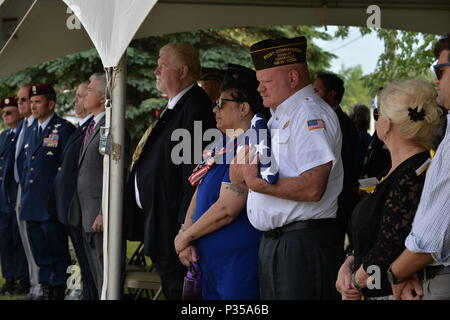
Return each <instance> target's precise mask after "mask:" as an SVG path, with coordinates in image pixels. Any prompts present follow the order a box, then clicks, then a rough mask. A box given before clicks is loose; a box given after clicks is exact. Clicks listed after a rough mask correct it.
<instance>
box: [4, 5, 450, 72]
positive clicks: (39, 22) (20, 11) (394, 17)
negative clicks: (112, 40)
mask: <svg viewBox="0 0 450 320" xmlns="http://www.w3.org/2000/svg"><path fill="white" fill-rule="evenodd" d="M0 1H1V0H0ZM374 2H375V3H376V4H377V5H378V6H379V7H380V8H381V26H382V27H383V28H395V29H401V30H410V31H420V32H425V33H433V34H445V33H447V32H450V19H448V17H449V16H450V1H448V0H431V1H406V0H384V1H379V0H376V1H373V0H367V1H366V0H347V1H337V0H336V1H326V0H323V1H305V0H217V1H212V0H161V1H159V2H158V3H157V4H156V5H155V7H154V8H153V10H152V11H151V12H150V14H149V15H148V17H147V19H146V20H145V21H144V23H143V24H142V26H141V27H140V29H139V30H138V32H137V34H136V36H135V38H142V37H148V36H151V35H158V34H164V33H174V32H182V31H190V30H196V29H205V28H225V27H233V26H255V25H260V26H268V25H276V24H286V25H290V24H291V25H297V24H303V25H344V26H365V25H366V20H367V18H368V14H367V13H366V8H367V7H368V6H369V5H371V4H374ZM32 3H33V0H20V1H17V0H5V1H4V2H3V3H0V19H1V24H0V34H1V37H0V46H2V47H3V44H4V43H5V37H7V35H8V32H9V31H10V29H11V26H12V25H14V24H15V23H17V22H18V21H20V20H21V18H22V17H23V16H24V15H25V13H26V11H27V9H28V8H29V7H30V6H31V4H32ZM69 16H70V14H68V13H67V7H66V6H65V4H64V3H63V2H62V1H56V0H39V1H37V3H36V5H35V7H34V8H33V10H31V12H30V14H29V15H28V16H27V18H26V19H25V21H24V22H23V24H22V25H21V27H20V28H19V30H18V32H17V34H16V36H15V37H14V38H13V39H11V41H10V42H9V43H8V45H7V46H6V47H5V48H4V49H3V51H2V52H1V53H0V77H4V76H6V75H9V74H11V73H14V72H17V71H20V70H22V69H24V68H25V67H28V66H32V65H35V64H37V63H40V62H43V61H47V60H50V59H53V58H56V57H60V56H63V55H66V54H69V53H73V52H79V51H82V50H86V49H89V48H92V47H93V44H92V42H91V41H90V39H89V38H88V36H87V34H86V32H85V31H84V30H83V29H81V30H77V29H75V30H69V29H68V28H67V26H66V21H67V19H68V18H69ZM15 21H16V22H15ZM8 29H9V30H8ZM2 40H3V42H1V41H2Z"/></svg>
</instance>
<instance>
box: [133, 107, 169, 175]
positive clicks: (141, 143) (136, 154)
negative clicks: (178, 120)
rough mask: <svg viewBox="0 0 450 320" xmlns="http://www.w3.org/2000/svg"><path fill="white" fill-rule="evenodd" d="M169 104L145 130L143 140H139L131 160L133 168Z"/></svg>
mask: <svg viewBox="0 0 450 320" xmlns="http://www.w3.org/2000/svg"><path fill="white" fill-rule="evenodd" d="M166 110H167V106H166V107H165V108H164V110H163V111H162V112H161V113H160V114H159V115H158V116H157V117H156V119H155V121H153V122H152V123H151V124H150V126H149V127H148V128H147V130H145V132H144V135H143V136H142V138H141V140H140V141H139V143H138V145H137V147H136V149H135V150H134V153H133V158H132V160H133V161H132V162H131V168H133V166H134V163H135V162H136V161H137V160H138V159H139V157H140V155H141V153H142V149H144V145H145V142H147V139H148V137H149V136H150V133H151V132H152V130H153V128H155V126H156V124H157V123H158V120H159V119H161V117H162V115H163V114H164V112H166Z"/></svg>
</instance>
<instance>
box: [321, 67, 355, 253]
mask: <svg viewBox="0 0 450 320" xmlns="http://www.w3.org/2000/svg"><path fill="white" fill-rule="evenodd" d="M313 86H314V90H315V92H316V93H317V95H318V96H320V97H321V98H322V99H323V100H324V101H325V102H326V103H328V104H329V105H330V107H332V108H333V110H334V111H335V112H336V114H337V116H338V119H339V125H340V126H341V132H342V151H341V156H342V164H343V166H344V183H343V186H342V192H341V194H340V195H339V198H338V210H337V213H336V215H337V219H338V221H339V225H340V230H341V235H342V244H344V237H345V233H346V231H347V227H348V223H349V221H350V218H351V214H352V211H353V208H354V207H355V205H356V203H355V198H354V196H353V188H355V187H357V185H358V184H357V179H358V170H357V168H355V167H353V158H354V157H355V155H356V146H357V143H358V140H357V139H358V133H357V132H356V128H355V126H354V124H353V122H352V120H351V119H350V118H349V116H348V115H347V114H346V113H345V112H344V111H342V108H341V107H340V105H339V104H340V103H341V101H342V97H343V96H344V92H345V89H344V81H342V79H341V78H339V77H338V76H337V75H336V74H333V73H319V75H318V76H317V79H316V80H315V81H314V84H313Z"/></svg>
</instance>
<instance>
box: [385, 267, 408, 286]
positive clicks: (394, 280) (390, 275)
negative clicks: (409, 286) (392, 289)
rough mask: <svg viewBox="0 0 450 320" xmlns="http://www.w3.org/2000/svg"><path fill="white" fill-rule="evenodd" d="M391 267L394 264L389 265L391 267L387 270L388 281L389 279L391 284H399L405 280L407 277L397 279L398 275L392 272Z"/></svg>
mask: <svg viewBox="0 0 450 320" xmlns="http://www.w3.org/2000/svg"><path fill="white" fill-rule="evenodd" d="M391 268H392V264H391V265H390V266H389V269H388V271H387V272H386V274H387V278H388V281H389V282H390V283H391V284H399V283H402V282H403V281H405V279H397V277H396V276H395V275H394V273H393V272H392V270H391Z"/></svg>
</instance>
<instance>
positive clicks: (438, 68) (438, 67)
mask: <svg viewBox="0 0 450 320" xmlns="http://www.w3.org/2000/svg"><path fill="white" fill-rule="evenodd" d="M449 66H450V62H446V63H440V64H435V65H434V66H433V68H434V73H436V78H437V79H438V80H441V78H442V74H443V73H444V72H443V71H442V69H441V68H442V67H449Z"/></svg>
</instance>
